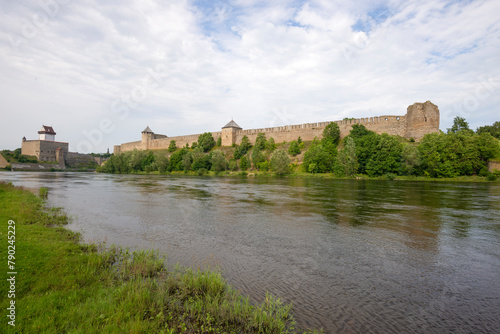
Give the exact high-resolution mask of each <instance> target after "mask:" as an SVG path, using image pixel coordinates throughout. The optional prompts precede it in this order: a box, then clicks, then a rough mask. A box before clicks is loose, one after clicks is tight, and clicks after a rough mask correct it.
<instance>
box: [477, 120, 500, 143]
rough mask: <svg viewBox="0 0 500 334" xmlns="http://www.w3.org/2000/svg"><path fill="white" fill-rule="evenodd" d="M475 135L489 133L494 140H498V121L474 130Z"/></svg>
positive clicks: (499, 122)
mask: <svg viewBox="0 0 500 334" xmlns="http://www.w3.org/2000/svg"><path fill="white" fill-rule="evenodd" d="M476 132H477V134H484V133H489V134H490V135H492V136H493V137H495V138H496V139H500V121H497V122H495V123H493V125H485V126H481V127H479V128H478V129H477V130H476Z"/></svg>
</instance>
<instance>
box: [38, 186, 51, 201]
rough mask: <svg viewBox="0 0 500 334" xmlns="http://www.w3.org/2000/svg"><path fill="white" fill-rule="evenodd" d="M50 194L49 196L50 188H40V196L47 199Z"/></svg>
mask: <svg viewBox="0 0 500 334" xmlns="http://www.w3.org/2000/svg"><path fill="white" fill-rule="evenodd" d="M48 196H49V188H47V187H41V188H40V189H38V197H40V198H42V199H47V197H48Z"/></svg>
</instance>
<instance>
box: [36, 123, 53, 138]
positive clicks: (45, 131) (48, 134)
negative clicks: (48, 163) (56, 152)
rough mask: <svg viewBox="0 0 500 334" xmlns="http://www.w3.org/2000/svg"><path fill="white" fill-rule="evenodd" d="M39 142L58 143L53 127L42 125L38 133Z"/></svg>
mask: <svg viewBox="0 0 500 334" xmlns="http://www.w3.org/2000/svg"><path fill="white" fill-rule="evenodd" d="M38 140H46V141H56V133H55V131H54V129H53V128H52V127H51V126H46V125H42V129H41V130H40V131H38Z"/></svg>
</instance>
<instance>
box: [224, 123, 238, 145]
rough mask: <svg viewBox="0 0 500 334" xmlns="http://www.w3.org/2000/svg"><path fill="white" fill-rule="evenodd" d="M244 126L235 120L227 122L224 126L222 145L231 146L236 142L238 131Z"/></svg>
mask: <svg viewBox="0 0 500 334" xmlns="http://www.w3.org/2000/svg"><path fill="white" fill-rule="evenodd" d="M239 130H242V128H241V127H240V126H239V125H238V124H236V122H235V121H233V120H231V122H229V123H227V124H226V125H225V126H223V127H222V146H231V145H233V144H234V143H235V142H236V132H237V131H239Z"/></svg>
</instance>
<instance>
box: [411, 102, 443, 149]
mask: <svg viewBox="0 0 500 334" xmlns="http://www.w3.org/2000/svg"><path fill="white" fill-rule="evenodd" d="M432 132H439V109H438V107H437V106H436V105H435V104H434V103H432V102H431V101H427V102H424V103H418V102H417V103H414V104H412V105H411V106H408V109H407V111H406V135H405V137H406V138H414V139H415V140H416V141H419V140H420V139H422V137H423V136H424V135H425V134H427V133H432Z"/></svg>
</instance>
